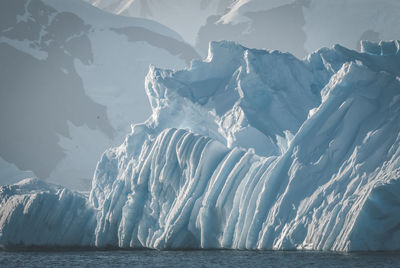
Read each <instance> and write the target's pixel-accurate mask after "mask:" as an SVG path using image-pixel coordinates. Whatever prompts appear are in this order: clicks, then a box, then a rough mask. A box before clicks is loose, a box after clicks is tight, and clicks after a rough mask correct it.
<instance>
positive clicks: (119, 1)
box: [85, 0, 234, 45]
mask: <svg viewBox="0 0 400 268" xmlns="http://www.w3.org/2000/svg"><path fill="white" fill-rule="evenodd" d="M85 1H86V2H88V3H91V4H92V5H94V6H96V7H98V8H101V9H103V10H105V11H108V12H111V13H114V14H120V15H125V16H130V17H141V18H147V19H152V20H155V21H158V22H160V23H162V24H164V25H166V26H168V27H170V28H171V29H174V30H175V31H177V32H178V33H179V34H180V35H182V37H183V38H184V39H185V40H186V41H187V42H189V43H190V44H192V45H194V44H195V41H196V35H197V32H198V30H199V28H200V27H201V26H202V25H204V24H205V23H206V19H207V17H209V16H211V15H217V14H221V13H222V12H223V11H224V10H225V9H226V8H227V7H229V6H230V5H231V4H232V2H234V1H233V0H211V1H210V0H111V1H110V0H85Z"/></svg>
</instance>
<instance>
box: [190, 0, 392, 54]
mask: <svg viewBox="0 0 400 268" xmlns="http://www.w3.org/2000/svg"><path fill="white" fill-rule="evenodd" d="M399 13H400V4H399V1H396V0H351V1H348V0H338V1H329V0H285V1H275V0H268V1H265V0H240V1H236V2H235V3H234V4H233V5H232V6H231V8H229V9H228V10H226V12H224V14H215V15H214V16H210V17H209V18H208V19H207V23H206V24H205V25H203V26H202V27H201V28H200V30H199V31H198V37H197V41H196V48H197V49H198V50H199V51H201V52H202V53H205V52H206V50H207V47H208V43H209V41H212V40H233V41H236V42H239V43H240V44H243V45H245V46H247V47H253V48H267V49H279V50H280V51H284V52H286V51H287V52H290V53H292V54H294V55H295V56H297V57H300V58H302V57H304V56H306V55H307V54H309V53H311V52H312V51H315V50H316V49H318V48H320V47H329V46H332V45H334V44H342V45H344V46H346V47H348V48H351V49H358V50H359V48H360V45H359V41H360V40H370V41H379V40H394V39H399V38H400V31H399V29H398V27H394V25H399V23H400V21H399V16H398V14H399Z"/></svg>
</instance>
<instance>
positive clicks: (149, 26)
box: [0, 0, 197, 190]
mask: <svg viewBox="0 0 400 268" xmlns="http://www.w3.org/2000/svg"><path fill="white" fill-rule="evenodd" d="M0 10H1V11H0V13H1V16H0V17H1V19H0V20H1V23H0V25H1V26H0V29H1V31H0V59H1V62H8V64H2V65H1V66H0V86H1V88H2V90H1V92H0V103H1V105H0V111H1V113H0V114H1V115H0V123H1V125H2V131H3V132H2V135H1V137H0V156H1V158H2V160H4V161H2V167H1V168H0V184H1V185H3V184H5V183H10V180H9V179H7V181H6V180H5V179H2V178H3V177H4V176H6V175H7V174H8V172H9V171H7V170H11V169H15V167H16V168H17V169H18V170H19V171H20V172H19V173H20V175H18V174H15V176H14V175H13V176H14V177H15V178H21V176H25V175H24V174H25V172H30V171H31V172H33V173H34V174H35V175H34V176H37V177H39V178H41V179H47V180H49V181H52V182H56V183H58V184H63V185H65V186H68V187H71V188H74V189H86V190H89V188H90V180H91V178H92V175H93V172H94V167H95V165H96V162H97V160H98V159H99V157H100V156H101V154H102V152H104V150H105V149H106V148H108V147H110V146H115V145H117V144H120V143H121V142H122V141H123V139H124V137H125V136H126V134H127V133H129V130H130V124H131V123H138V122H142V121H144V120H145V119H146V118H147V117H148V116H149V115H150V113H151V109H150V106H149V105H148V101H147V96H146V94H145V92H144V90H143V86H144V83H143V81H144V78H145V76H146V73H147V70H148V66H149V65H150V64H156V65H158V66H163V67H168V68H183V67H185V66H186V64H188V63H189V62H190V60H191V59H192V58H194V57H197V53H196V52H195V51H194V49H193V48H192V47H191V46H190V45H188V44H186V43H184V42H183V40H182V38H181V37H180V36H179V35H178V34H177V33H176V32H174V31H172V30H171V29H169V28H167V27H165V26H163V25H161V24H159V23H157V22H154V21H151V20H147V19H140V18H127V17H122V16H115V15H112V14H109V13H106V12H103V11H101V10H99V9H97V8H94V7H93V6H91V5H89V4H86V3H84V2H82V1H79V0H71V1H63V0H43V1H40V0H32V1H28V0H24V1H13V0H5V1H2V2H1V4H0ZM24 129H25V130H24ZM26 129H29V131H26ZM37 152H40V154H41V157H37ZM7 176H8V175H7ZM16 181H17V180H14V182H16Z"/></svg>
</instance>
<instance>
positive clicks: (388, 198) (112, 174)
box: [0, 41, 400, 251]
mask: <svg viewBox="0 0 400 268" xmlns="http://www.w3.org/2000/svg"><path fill="white" fill-rule="evenodd" d="M399 47H400V46H399V42H398V41H391V42H381V43H379V44H376V43H369V42H364V43H363V44H362V52H361V53H358V52H355V51H352V50H348V49H346V48H344V47H341V46H339V45H336V46H334V47H332V48H329V49H328V48H323V49H320V50H318V51H316V52H314V53H313V54H311V55H309V56H308V57H307V58H305V59H304V60H299V59H297V58H295V57H294V56H292V55H290V54H287V53H280V52H278V51H266V50H254V49H248V48H245V47H242V46H240V45H238V44H235V43H231V42H214V43H211V44H210V49H209V55H208V57H207V58H206V59H204V60H203V61H194V62H193V63H192V66H191V67H190V68H189V69H187V70H180V71H171V70H162V69H158V68H155V67H151V68H150V71H149V73H148V75H147V78H146V83H145V85H146V92H147V94H148V97H149V100H150V103H151V107H152V111H153V114H152V116H151V117H150V118H149V119H148V120H147V121H146V122H145V123H143V124H139V125H135V126H133V127H132V133H131V134H130V135H129V136H128V137H127V138H126V140H125V142H124V143H123V144H122V145H121V146H119V147H117V148H113V149H110V150H108V151H106V152H105V153H104V154H103V156H102V158H101V160H100V161H99V162H98V165H97V169H96V172H95V175H94V178H93V183H92V190H91V192H90V197H89V198H85V197H84V196H82V195H80V194H77V193H73V192H71V191H69V190H66V189H62V188H59V187H58V186H54V185H47V184H45V183H43V182H40V181H37V180H25V181H23V182H21V183H19V184H15V185H12V186H5V187H2V188H0V189H1V190H0V200H1V206H0V244H2V245H5V246H7V245H13V244H14V245H15V244H24V245H62V246H65V245H68V246H71V245H80V246H96V247H105V246H116V247H124V248H125V247H130V248H142V247H148V248H157V249H167V248H234V249H306V250H337V251H351V250H399V249H400V146H399V145H400V53H399Z"/></svg>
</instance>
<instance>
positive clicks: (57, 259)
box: [0, 250, 400, 268]
mask: <svg viewBox="0 0 400 268" xmlns="http://www.w3.org/2000/svg"><path fill="white" fill-rule="evenodd" d="M0 267H250V268H253V267H323V268H329V267H400V252H390V253H387V252H382V253H326V252H295V251H286V252H283V251H237V250H198V251H155V250H137V251H127V250H126V251H125V250H110V251H86V250H84V251H36V250H35V251H0Z"/></svg>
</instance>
